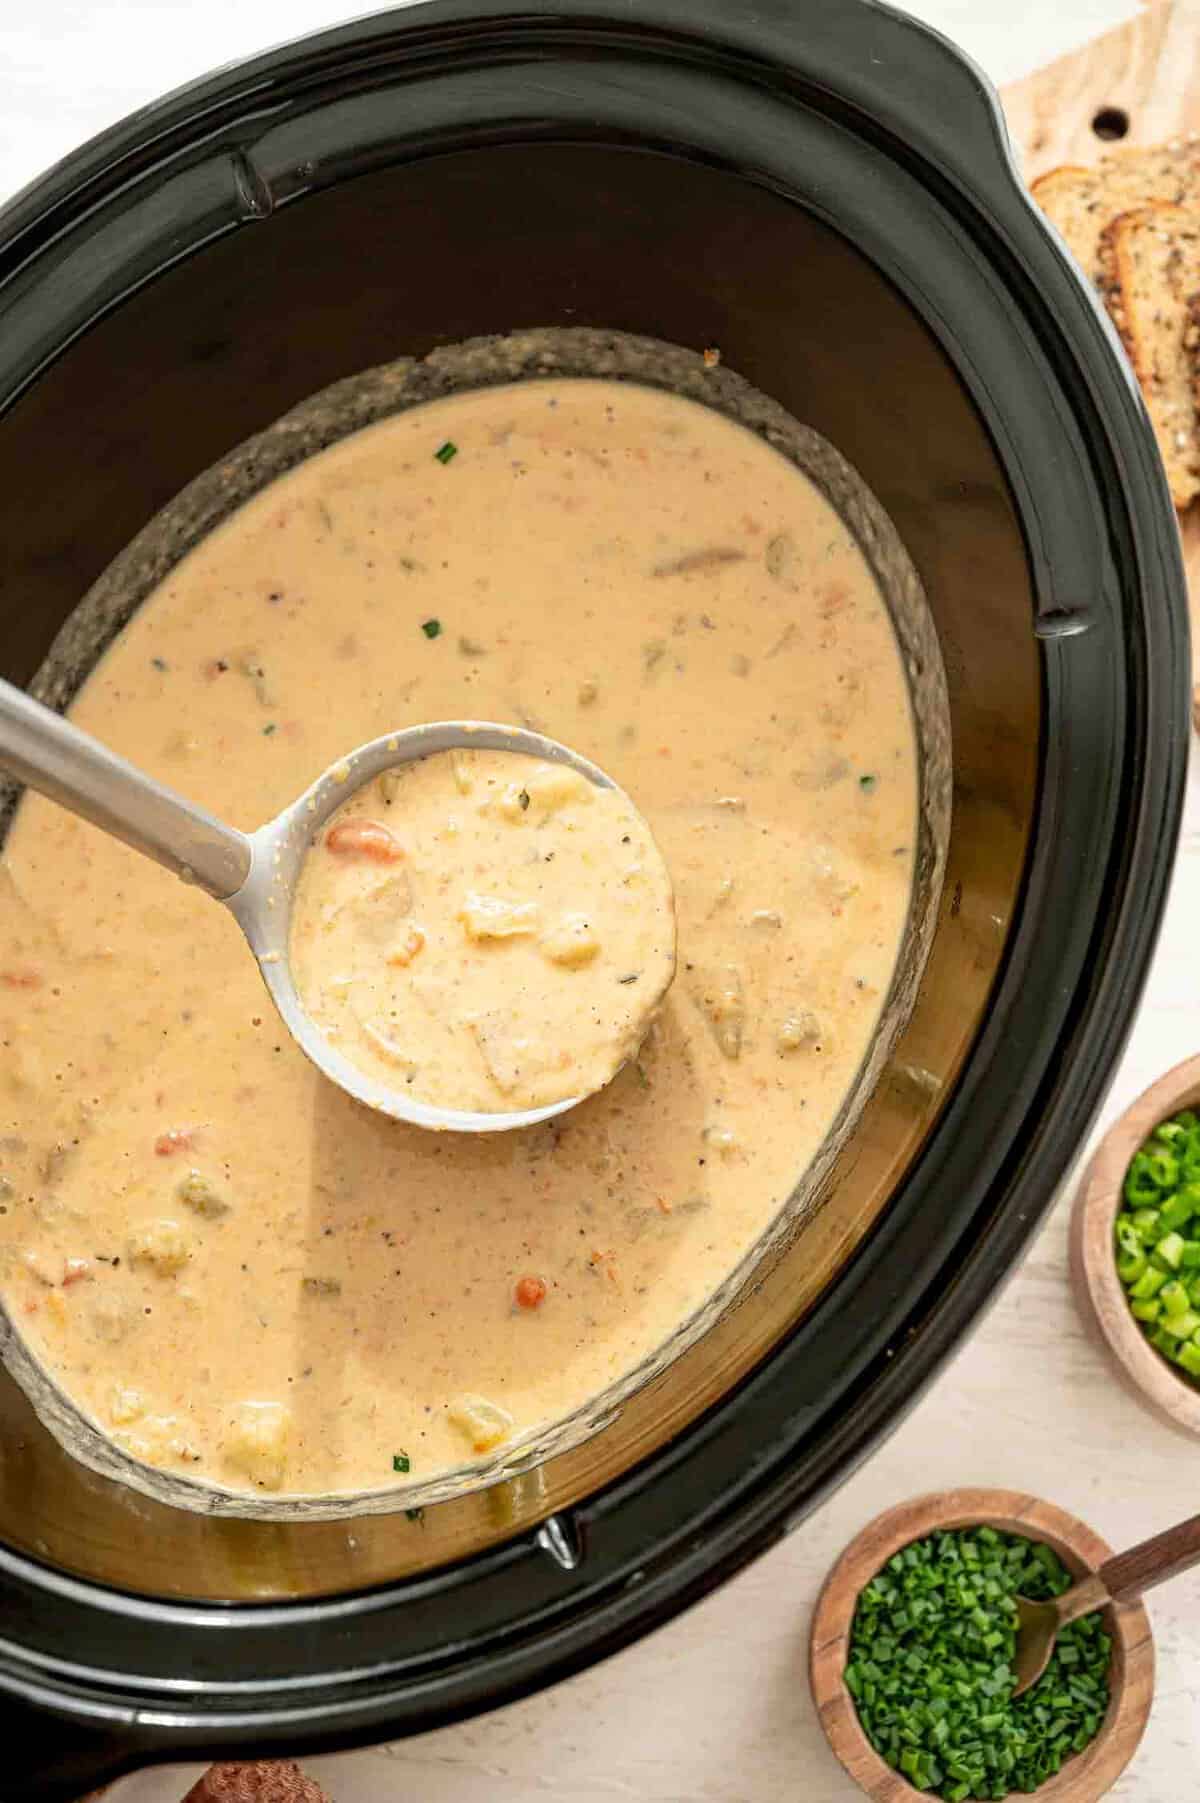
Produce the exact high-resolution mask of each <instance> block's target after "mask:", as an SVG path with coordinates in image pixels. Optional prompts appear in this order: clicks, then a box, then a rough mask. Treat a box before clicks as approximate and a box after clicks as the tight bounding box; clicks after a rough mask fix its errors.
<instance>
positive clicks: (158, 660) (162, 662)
mask: <svg viewBox="0 0 1200 1803" xmlns="http://www.w3.org/2000/svg"><path fill="white" fill-rule="evenodd" d="M150 662H151V663H152V664H153V665H154V668H155V669H156V670H165V669H166V668H167V660H166V658H165V657H152V658H151V659H150Z"/></svg>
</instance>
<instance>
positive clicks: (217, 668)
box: [204, 657, 229, 682]
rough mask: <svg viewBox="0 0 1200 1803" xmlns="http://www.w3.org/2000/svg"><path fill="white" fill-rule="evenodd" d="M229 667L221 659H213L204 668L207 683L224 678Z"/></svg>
mask: <svg viewBox="0 0 1200 1803" xmlns="http://www.w3.org/2000/svg"><path fill="white" fill-rule="evenodd" d="M228 668H229V665H228V664H227V663H226V662H225V659H224V658H223V657H213V658H210V659H209V661H208V662H207V663H206V664H205V666H204V674H205V676H206V677H207V679H208V681H209V682H215V681H216V680H217V677H218V676H224V674H225V672H226V670H228Z"/></svg>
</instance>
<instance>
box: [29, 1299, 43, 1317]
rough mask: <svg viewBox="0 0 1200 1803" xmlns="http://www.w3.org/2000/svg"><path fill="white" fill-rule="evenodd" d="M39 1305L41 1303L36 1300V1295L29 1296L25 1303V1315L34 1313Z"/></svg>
mask: <svg viewBox="0 0 1200 1803" xmlns="http://www.w3.org/2000/svg"><path fill="white" fill-rule="evenodd" d="M41 1306H42V1305H41V1303H40V1302H39V1301H38V1299H37V1297H36V1296H31V1297H30V1298H29V1300H28V1301H27V1302H26V1304H25V1313H26V1314H27V1315H36V1314H37V1312H38V1310H39V1308H40V1307H41Z"/></svg>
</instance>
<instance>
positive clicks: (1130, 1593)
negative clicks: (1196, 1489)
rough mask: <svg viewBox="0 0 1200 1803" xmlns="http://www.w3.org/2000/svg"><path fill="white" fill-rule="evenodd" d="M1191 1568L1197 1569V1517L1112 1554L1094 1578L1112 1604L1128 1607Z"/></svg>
mask: <svg viewBox="0 0 1200 1803" xmlns="http://www.w3.org/2000/svg"><path fill="white" fill-rule="evenodd" d="M1193 1565H1200V1515H1192V1516H1189V1518H1188V1519H1187V1521H1179V1522H1176V1524H1175V1526H1174V1527H1173V1528H1164V1530H1163V1532H1162V1533H1161V1534H1155V1535H1154V1536H1153V1538H1152V1539H1150V1540H1143V1541H1142V1543H1141V1545H1140V1546H1131V1547H1130V1548H1129V1551H1128V1552H1125V1553H1116V1554H1115V1555H1114V1556H1113V1557H1112V1558H1111V1559H1106V1560H1105V1562H1104V1564H1103V1565H1102V1566H1101V1567H1100V1571H1099V1574H1098V1575H1099V1576H1100V1577H1101V1578H1103V1580H1104V1582H1105V1584H1106V1585H1107V1587H1108V1594H1109V1596H1111V1598H1112V1600H1113V1602H1114V1603H1132V1602H1135V1601H1136V1600H1137V1598H1138V1597H1139V1596H1141V1595H1142V1593H1143V1592H1144V1591H1146V1590H1152V1589H1153V1588H1154V1586H1155V1584H1165V1583H1166V1581H1167V1579H1168V1578H1177V1577H1178V1576H1179V1574H1180V1572H1182V1571H1190V1570H1191V1568H1192V1566H1193Z"/></svg>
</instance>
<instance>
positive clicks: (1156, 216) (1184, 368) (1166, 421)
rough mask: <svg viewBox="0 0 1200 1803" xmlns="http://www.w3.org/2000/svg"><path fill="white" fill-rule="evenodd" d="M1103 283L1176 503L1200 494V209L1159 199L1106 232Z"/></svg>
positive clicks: (1102, 253) (1119, 219) (1182, 503)
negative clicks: (1196, 370)
mask: <svg viewBox="0 0 1200 1803" xmlns="http://www.w3.org/2000/svg"><path fill="white" fill-rule="evenodd" d="M1098 255H1099V261H1100V270H1101V289H1102V292H1103V293H1104V296H1105V299H1106V301H1107V302H1108V306H1109V311H1110V312H1111V313H1112V316H1113V319H1114V321H1115V323H1116V326H1117V329H1118V331H1119V332H1120V334H1121V337H1122V338H1123V340H1124V342H1125V349H1126V351H1127V352H1128V354H1129V361H1130V362H1131V363H1132V364H1133V368H1134V373H1135V374H1136V376H1137V379H1138V381H1139V383H1140V384H1141V388H1142V393H1143V395H1144V396H1145V399H1146V407H1147V410H1148V412H1149V414H1150V419H1151V423H1152V424H1153V426H1154V432H1155V436H1156V438H1157V439H1158V448H1159V450H1160V452H1161V453H1162V460H1163V464H1164V465H1165V467H1166V472H1167V481H1168V483H1169V484H1170V489H1171V499H1172V500H1173V501H1174V503H1175V505H1176V507H1179V508H1183V507H1186V506H1187V504H1188V502H1189V501H1191V500H1193V499H1194V498H1195V496H1196V495H1197V494H1200V436H1198V432H1197V414H1196V392H1195V385H1194V377H1193V369H1192V360H1191V357H1190V355H1189V352H1188V347H1187V328H1188V323H1189V318H1188V302H1189V299H1190V298H1191V296H1192V295H1193V294H1195V293H1196V291H1197V290H1198V289H1200V208H1197V207H1186V206H1174V205H1171V204H1170V203H1168V202H1165V201H1160V202H1158V203H1157V204H1155V205H1154V206H1148V207H1138V208H1136V209H1134V210H1133V211H1132V212H1127V213H1121V214H1119V215H1118V216H1117V218H1116V219H1114V220H1113V221H1112V223H1111V224H1110V225H1108V226H1106V227H1105V229H1104V231H1103V233H1102V234H1101V239H1100V247H1099V252H1098Z"/></svg>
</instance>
